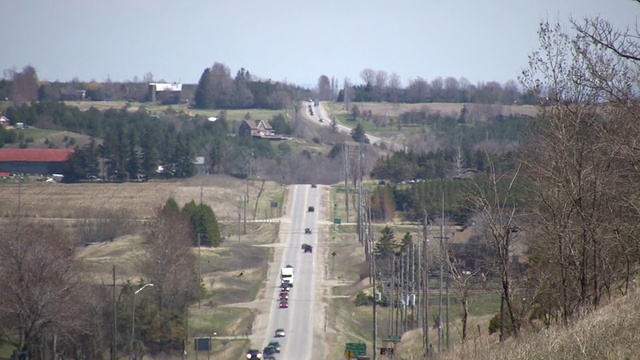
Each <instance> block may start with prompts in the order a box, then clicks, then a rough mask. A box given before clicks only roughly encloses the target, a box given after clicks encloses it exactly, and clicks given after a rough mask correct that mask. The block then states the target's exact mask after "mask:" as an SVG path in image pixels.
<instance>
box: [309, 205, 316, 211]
mask: <svg viewBox="0 0 640 360" xmlns="http://www.w3.org/2000/svg"><path fill="white" fill-rule="evenodd" d="M307 210H308V211H309V212H314V211H315V210H316V209H315V208H314V207H313V206H309V209H307Z"/></svg>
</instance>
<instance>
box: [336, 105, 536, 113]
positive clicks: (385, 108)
mask: <svg viewBox="0 0 640 360" xmlns="http://www.w3.org/2000/svg"><path fill="white" fill-rule="evenodd" d="M326 104H328V107H329V109H331V112H332V113H344V112H345V111H344V104H342V103H326ZM352 105H357V106H358V108H359V109H360V111H369V110H371V112H372V113H373V114H374V115H383V116H390V117H397V116H399V115H400V114H402V113H404V112H408V111H412V110H427V109H428V110H430V111H436V112H440V113H441V114H443V115H448V114H455V115H456V116H457V115H458V114H460V110H462V107H463V106H465V105H466V106H473V105H482V106H487V107H490V108H494V109H496V110H497V109H499V110H500V112H501V113H502V114H503V115H509V114H514V115H515V114H522V115H528V116H536V114H537V113H538V109H537V108H536V107H535V106H533V105H484V104H463V103H418V104H394V103H387V102H380V103H360V102H359V103H352Z"/></svg>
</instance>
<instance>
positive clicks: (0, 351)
mask: <svg viewBox="0 0 640 360" xmlns="http://www.w3.org/2000/svg"><path fill="white" fill-rule="evenodd" d="M14 349H15V347H14V346H13V345H11V344H7V343H4V342H3V343H0V359H11V354H13V350H14Z"/></svg>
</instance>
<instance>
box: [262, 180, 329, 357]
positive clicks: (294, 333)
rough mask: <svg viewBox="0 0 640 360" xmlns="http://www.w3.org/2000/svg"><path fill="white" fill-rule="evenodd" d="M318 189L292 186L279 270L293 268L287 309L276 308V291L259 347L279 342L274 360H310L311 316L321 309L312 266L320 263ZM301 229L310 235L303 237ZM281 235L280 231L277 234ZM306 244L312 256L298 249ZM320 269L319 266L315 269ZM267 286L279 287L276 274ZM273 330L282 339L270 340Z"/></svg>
mask: <svg viewBox="0 0 640 360" xmlns="http://www.w3.org/2000/svg"><path fill="white" fill-rule="evenodd" d="M320 191H321V186H318V187H317V188H312V187H311V185H293V186H292V189H291V194H292V201H291V209H290V215H291V223H290V227H289V229H286V230H284V231H287V232H288V237H287V240H286V242H285V248H284V250H283V251H284V252H283V255H282V260H281V264H280V265H279V267H280V268H283V267H285V266H287V265H292V266H293V271H294V282H293V288H292V289H291V291H290V293H289V308H288V309H280V308H279V307H278V304H279V301H278V294H279V291H278V290H277V289H276V291H274V292H273V293H274V298H273V302H272V308H271V312H270V315H269V324H268V326H267V334H266V336H265V342H264V344H263V347H264V346H266V345H267V344H268V343H269V342H270V341H273V340H276V341H279V342H280V345H281V346H282V351H281V353H280V354H277V356H276V359H278V360H299V359H311V357H312V354H313V333H314V319H315V316H314V314H315V313H316V312H317V311H320V310H321V309H320V308H321V306H322V305H321V303H320V301H319V299H318V295H319V294H317V293H316V291H315V287H316V281H320V280H321V279H316V275H315V273H316V269H315V268H314V267H315V266H316V264H319V262H320V261H321V258H320V255H319V254H318V250H319V249H317V246H316V245H317V244H318V226H317V224H318V212H319V211H320V209H319V207H320ZM309 206H313V207H314V210H315V211H313V212H309V211H308V208H309ZM305 228H309V229H311V231H312V233H311V234H310V235H309V234H305V233H304V230H305ZM281 231H282V230H281ZM304 243H307V244H309V245H312V246H313V252H312V253H304V251H303V250H302V248H301V246H302V244H304ZM317 266H321V265H317ZM268 284H269V286H274V287H279V286H280V278H279V274H278V276H277V278H275V279H269V282H268ZM276 329H284V330H285V331H286V336H285V337H284V338H279V339H274V334H275V331H276Z"/></svg>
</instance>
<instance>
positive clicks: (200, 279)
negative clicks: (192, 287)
mask: <svg viewBox="0 0 640 360" xmlns="http://www.w3.org/2000/svg"><path fill="white" fill-rule="evenodd" d="M200 245H201V243H200V233H198V282H202V266H201V263H200V259H201V258H202V253H201V250H200V249H201V248H202V247H201V246H200ZM201 293H202V292H201V291H199V290H198V309H200V303H201V302H202V294H201Z"/></svg>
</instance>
